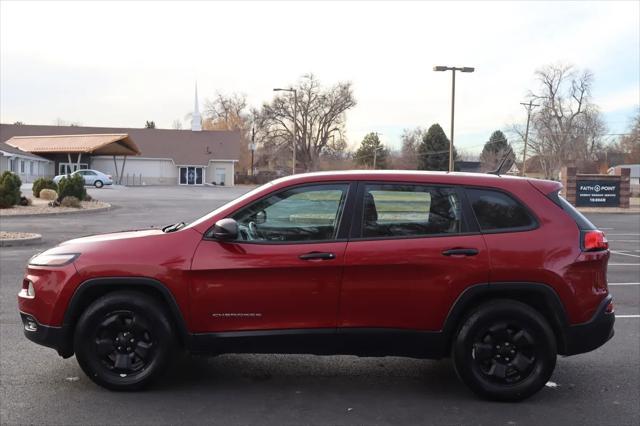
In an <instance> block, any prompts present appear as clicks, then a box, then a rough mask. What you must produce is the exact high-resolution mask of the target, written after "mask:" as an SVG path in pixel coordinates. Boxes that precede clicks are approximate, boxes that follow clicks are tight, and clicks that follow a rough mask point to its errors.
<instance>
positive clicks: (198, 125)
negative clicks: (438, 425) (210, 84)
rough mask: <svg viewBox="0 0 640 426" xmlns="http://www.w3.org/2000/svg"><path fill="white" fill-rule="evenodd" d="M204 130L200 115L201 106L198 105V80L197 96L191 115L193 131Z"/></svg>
mask: <svg viewBox="0 0 640 426" xmlns="http://www.w3.org/2000/svg"><path fill="white" fill-rule="evenodd" d="M201 130H202V117H200V108H199V107H198V82H197V81H196V98H195V104H194V106H193V114H192V116H191V131H192V132H199V131H201Z"/></svg>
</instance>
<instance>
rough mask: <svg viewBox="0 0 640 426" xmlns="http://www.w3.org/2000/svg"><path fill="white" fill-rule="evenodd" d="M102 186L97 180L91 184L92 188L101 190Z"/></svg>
mask: <svg viewBox="0 0 640 426" xmlns="http://www.w3.org/2000/svg"><path fill="white" fill-rule="evenodd" d="M103 185H104V184H103V183H102V181H101V180H97V181H95V182H94V183H93V186H95V187H96V188H102V186H103Z"/></svg>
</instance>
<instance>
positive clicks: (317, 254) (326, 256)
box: [299, 251, 336, 260]
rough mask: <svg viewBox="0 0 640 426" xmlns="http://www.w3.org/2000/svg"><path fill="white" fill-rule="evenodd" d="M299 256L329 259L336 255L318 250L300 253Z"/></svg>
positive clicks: (306, 258) (302, 257) (308, 258)
mask: <svg viewBox="0 0 640 426" xmlns="http://www.w3.org/2000/svg"><path fill="white" fill-rule="evenodd" d="M299 257H300V259H302V260H331V259H335V258H336V255H335V254H333V253H323V252H319V251H312V252H311V253H305V254H301V255H300V256H299Z"/></svg>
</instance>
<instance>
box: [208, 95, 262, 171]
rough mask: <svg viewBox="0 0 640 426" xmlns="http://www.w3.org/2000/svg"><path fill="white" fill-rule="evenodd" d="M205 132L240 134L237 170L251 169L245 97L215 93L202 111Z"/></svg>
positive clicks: (249, 125)
mask: <svg viewBox="0 0 640 426" xmlns="http://www.w3.org/2000/svg"><path fill="white" fill-rule="evenodd" d="M204 115H205V120H204V129H205V130H236V131H239V132H240V161H239V164H238V168H239V169H240V170H242V171H245V172H246V171H247V170H249V169H250V168H251V165H250V163H251V153H250V152H249V140H250V132H251V125H252V115H251V113H250V112H249V111H248V107H247V97H246V95H244V94H238V93H233V94H231V95H224V94H222V93H217V94H216V96H215V97H214V98H213V99H207V101H206V102H205V109H204Z"/></svg>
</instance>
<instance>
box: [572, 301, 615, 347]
mask: <svg viewBox="0 0 640 426" xmlns="http://www.w3.org/2000/svg"><path fill="white" fill-rule="evenodd" d="M612 300H613V298H612V297H611V295H608V296H607V297H606V298H604V300H602V302H600V305H599V306H598V309H597V310H596V313H595V314H594V316H593V318H591V319H590V320H589V321H588V322H585V323H583V324H578V325H573V326H569V327H567V328H566V330H565V350H564V351H563V353H562V355H575V354H581V353H584V352H589V351H592V350H594V349H597V348H599V347H600V346H602V345H604V344H605V343H606V342H607V341H609V339H611V338H612V337H613V333H614V331H613V324H614V323H615V320H616V317H615V314H614V313H613V312H610V313H608V312H606V310H607V306H608V305H609V303H611V301H612Z"/></svg>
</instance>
